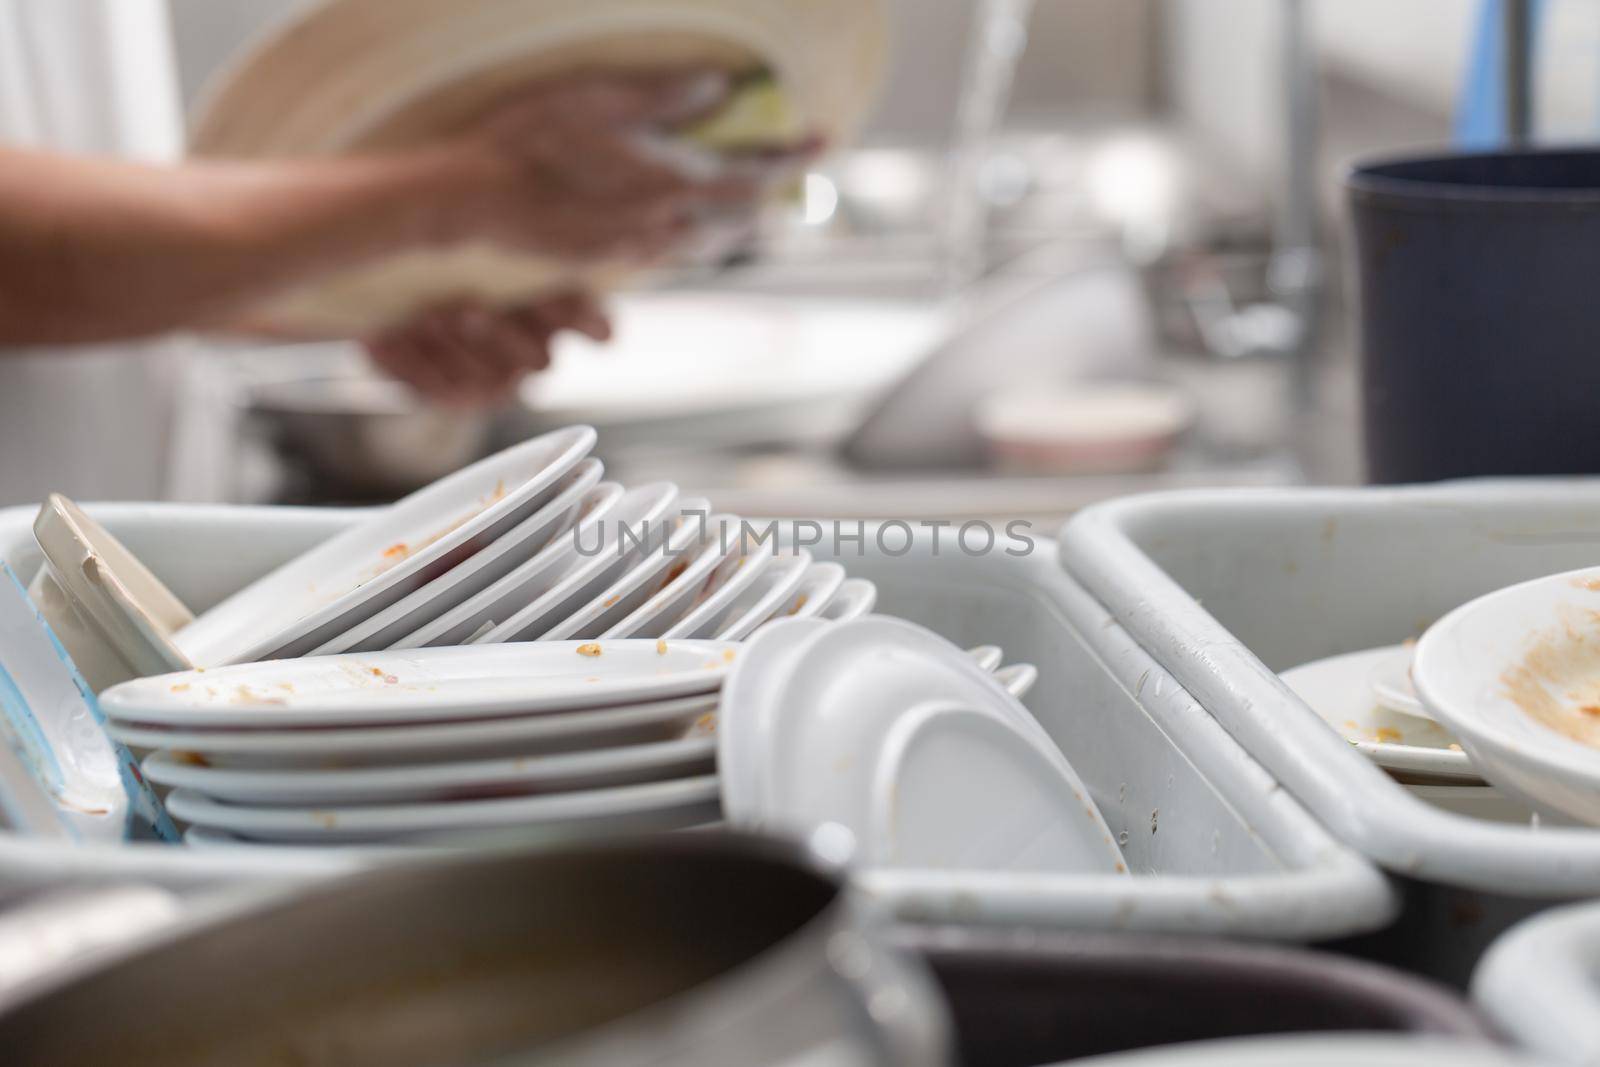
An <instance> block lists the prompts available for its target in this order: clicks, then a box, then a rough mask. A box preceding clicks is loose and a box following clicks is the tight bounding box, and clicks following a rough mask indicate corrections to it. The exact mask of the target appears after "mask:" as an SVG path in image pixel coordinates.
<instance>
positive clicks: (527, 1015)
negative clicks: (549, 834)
mask: <svg viewBox="0 0 1600 1067" xmlns="http://www.w3.org/2000/svg"><path fill="white" fill-rule="evenodd" d="M947 1045H948V1024H947V1022H946V1018H945V1015H944V1009H943V1007H942V1002H941V1001H940V1000H939V998H938V995H937V993H936V992H935V991H934V987H933V986H932V984H931V982H930V980H929V979H928V978H927V977H926V976H925V975H924V973H923V972H922V971H921V970H920V967H919V965H917V964H916V963H914V962H913V961H910V960H903V959H901V958H900V957H897V956H894V955H891V954H890V953H889V952H888V951H886V950H885V949H883V948H882V947H881V946H880V942H879V939H878V934H877V932H876V930H875V929H874V927H873V926H872V925H871V924H869V923H867V922H866V921H865V918H864V915H863V913H862V912H861V911H860V910H859V909H858V907H857V905H856V904H855V902H854V901H853V899H852V898H851V897H850V896H849V895H848V894H847V893H846V892H845V891H844V890H843V889H842V888H841V884H840V883H839V882H838V881H837V880H836V879H835V878H834V877H833V876H832V875H830V874H829V873H828V872H827V871H824V870H822V869H820V868H819V867H817V866H816V865H814V864H813V863H811V862H810V861H809V860H808V859H807V858H806V857H805V856H804V855H802V854H801V853H800V852H799V851H798V850H796V849H794V848H792V847H790V846H787V845H783V844H780V843H777V842H773V841H769V840H765V839H759V838H752V837H743V836H737V835H731V834H723V833H701V834H680V835H674V836H669V837H661V838H655V839H649V840H645V839H641V840H639V841H636V842H623V843H616V844H608V845H597V846H588V847H582V848H575V849H567V850H560V851H548V852H539V853H518V854H513V855H500V856H493V855H491V856H487V857H480V858H474V859H469V860H454V861H440V862H431V863H423V864H417V865H415V866H410V867H404V868H398V867H396V868H388V869H384V870H379V871H375V872H373V873H371V874H366V875H360V876H356V877H354V878H351V879H347V880H341V881H336V882H328V883H324V884H322V885H321V886H319V887H318V888H316V889H314V890H312V891H310V892H309V893H307V894H306V895H303V896H300V897H297V898H295V899H290V900H286V901H280V902H276V903H272V904H268V905H266V906H254V907H250V908H248V909H246V910H244V911H243V912H238V911H235V912H233V913H232V914H231V915H229V916H228V917H225V918H222V919H211V920H204V919H200V920H192V921H190V922H188V923H184V924H180V925H178V926H176V927H173V928H170V929H169V930H167V931H166V932H165V933H162V934H159V935H157V936H156V937H155V938H154V939H153V940H152V941H147V942H146V943H145V945H144V947H143V948H141V949H139V950H137V951H135V952H133V953H131V954H126V955H123V956H120V957H119V958H118V959H116V960H115V961H114V962H112V963H110V964H109V965H107V964H104V963H97V962H96V961H95V960H93V959H91V960H86V961H83V962H82V963H80V964H79V965H78V966H76V967H72V966H68V967H66V968H63V969H61V970H58V971H56V972H54V973H53V975H52V976H49V977H47V978H45V979H44V980H42V981H40V982H35V983H33V984H32V985H31V986H29V987H27V990H26V991H24V992H23V993H22V994H21V999H19V1000H13V1001H12V1002H11V1004H10V1005H9V1009H8V1010H4V1011H3V1013H0V1048H4V1049H6V1050H7V1054H6V1057H5V1059H6V1062H7V1064H8V1065H9V1067H28V1065H32V1064H50V1065H51V1067H73V1065H77V1064H85V1065H87V1064H94V1065H96V1067H98V1065H100V1064H103V1063H106V1062H110V1061H111V1060H113V1059H114V1060H115V1061H116V1062H118V1063H125V1064H154V1063H160V1064H163V1065H165V1067H191V1065H192V1067H198V1065H202V1064H205V1065H212V1064H216V1065H221V1064H227V1065H229V1067H254V1065H266V1064H282V1063H295V1064H299V1065H302V1067H315V1065H319V1064H330V1065H331V1064H338V1065H340V1067H362V1065H366V1064H372V1065H378V1064H381V1065H384V1067H407V1065H417V1067H424V1065H428V1067H434V1065H440V1064H451V1065H463V1067H464V1065H469V1064H480V1063H493V1064H506V1065H509V1064H516V1063H531V1062H539V1063H561V1064H613V1063H630V1064H652V1065H661V1067H667V1065H680V1064H681V1065H684V1067H688V1065H690V1064H693V1065H696V1067H717V1065H723V1064H726V1065H730V1067H731V1065H735V1064H737V1065H741V1067H742V1065H754V1064H774V1065H778V1064H796V1065H797V1064H800V1063H802V1062H803V1063H804V1064H806V1065H807V1067H813V1065H825V1064H838V1065H841V1067H843V1065H850V1067H858V1065H872V1064H882V1065H886V1067H898V1065H906V1067H911V1065H918V1067H922V1065H929V1067H937V1065H939V1064H943V1063H945V1062H947Z"/></svg>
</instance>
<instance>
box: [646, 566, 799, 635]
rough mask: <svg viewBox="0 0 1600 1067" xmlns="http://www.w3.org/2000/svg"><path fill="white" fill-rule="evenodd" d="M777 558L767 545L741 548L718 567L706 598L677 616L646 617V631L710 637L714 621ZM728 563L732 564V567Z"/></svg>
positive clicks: (752, 584)
mask: <svg viewBox="0 0 1600 1067" xmlns="http://www.w3.org/2000/svg"><path fill="white" fill-rule="evenodd" d="M775 559H776V557H775V555H774V554H773V553H772V552H770V551H768V550H766V549H765V548H756V549H755V550H754V551H741V552H739V553H738V554H735V555H733V556H731V557H730V558H729V559H728V560H727V561H725V562H724V565H723V567H719V568H718V575H717V577H716V579H715V580H714V582H713V585H712V587H711V589H710V592H709V593H708V594H707V595H706V597H705V599H703V600H701V601H700V602H699V603H697V604H694V605H692V606H690V608H689V609H688V610H687V611H685V612H684V613H683V614H681V615H679V616H677V617H675V618H672V619H667V618H663V617H660V616H658V617H657V618H655V619H650V620H646V621H645V624H644V626H643V627H642V629H643V631H644V632H645V633H657V634H659V635H660V636H662V637H695V636H697V635H700V634H702V633H703V634H704V635H705V636H707V637H709V636H711V630H710V624H711V622H712V621H713V620H715V619H717V618H718V617H720V616H721V615H722V614H723V613H724V612H725V611H727V609H728V608H729V607H730V606H731V605H732V604H733V603H734V602H735V601H736V600H738V599H739V597H741V596H742V595H744V593H745V591H746V590H748V589H750V588H751V587H752V586H754V585H755V584H756V582H757V580H758V579H760V578H761V576H762V575H764V574H766V573H767V568H768V567H770V566H771V565H772V563H773V561H774V560H775ZM729 564H732V567H731V569H729ZM724 572H726V573H724Z"/></svg>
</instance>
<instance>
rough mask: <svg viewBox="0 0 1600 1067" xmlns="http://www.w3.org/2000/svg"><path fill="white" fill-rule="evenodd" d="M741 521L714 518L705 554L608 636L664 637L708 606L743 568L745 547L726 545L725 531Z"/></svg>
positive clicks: (633, 612) (720, 516)
mask: <svg viewBox="0 0 1600 1067" xmlns="http://www.w3.org/2000/svg"><path fill="white" fill-rule="evenodd" d="M738 522H739V520H738V519H737V518H736V517H735V516H733V515H713V516H711V519H710V521H709V522H708V523H707V525H706V529H705V531H704V532H705V538H706V539H705V541H704V544H703V547H702V551H701V553H700V554H699V555H698V556H696V557H695V558H694V559H693V560H692V561H691V562H690V563H689V564H688V566H686V567H684V568H683V569H682V571H681V573H678V574H675V575H674V576H673V577H672V580H671V581H670V582H668V583H667V584H666V585H664V586H662V587H661V588H660V589H659V590H658V591H657V592H656V594H655V595H654V596H652V597H651V598H650V599H649V600H647V601H646V602H644V603H643V604H640V605H639V606H638V607H637V608H636V609H635V610H634V611H632V612H630V613H629V614H628V615H627V616H625V617H624V618H622V619H621V620H619V621H618V622H616V624H615V625H613V626H612V627H611V628H610V629H609V630H607V631H606V636H607V637H660V636H663V635H664V634H665V633H666V632H667V631H668V630H670V629H671V628H672V625H673V623H674V622H675V621H676V620H678V619H681V618H682V617H683V616H684V614H685V613H687V612H689V611H690V610H692V609H693V608H694V607H695V606H696V605H697V604H702V603H704V602H705V601H706V600H707V599H708V598H709V597H711V596H712V594H713V593H715V592H716V590H717V587H718V586H719V585H720V584H722V583H723V582H726V581H727V580H728V578H729V576H731V575H733V574H735V573H736V572H737V571H739V570H740V569H742V567H741V564H742V561H743V559H744V544H743V542H742V541H740V542H739V543H736V544H726V543H724V540H723V531H724V530H726V529H727V528H728V527H729V526H730V525H732V526H737V524H738Z"/></svg>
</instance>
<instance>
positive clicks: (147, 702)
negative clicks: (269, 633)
mask: <svg viewBox="0 0 1600 1067" xmlns="http://www.w3.org/2000/svg"><path fill="white" fill-rule="evenodd" d="M737 650H738V646H737V645H733V644H730V643H726V642H715V641H606V642H600V643H589V642H568V641H550V642H543V643H523V644H507V645H467V646H464V647H460V648H422V649H412V650H409V651H405V652H372V653H367V654H363V653H351V654H349V655H345V656H318V657H315V658H312V659H300V660H271V661H268V662H266V663H246V664H239V665H237V666H233V667H219V668H217V669H215V670H211V671H189V672H185V673H182V674H165V675H159V676H157V677H154V678H141V679H139V680H137V681H132V682H124V683H123V684H122V685H119V686H116V687H115V688H112V689H110V690H107V692H106V693H105V695H104V697H103V698H102V700H101V706H102V707H103V708H104V709H105V713H106V714H107V715H108V716H110V717H111V718H112V719H114V720H116V721H118V722H122V723H131V724H138V725H159V726H176V727H192V726H203V727H232V728H235V729H261V728H268V729H271V728H279V727H290V726H305V727H336V726H361V725H379V724H395V723H414V722H453V721H459V720H472V719H492V718H504V717H508V716H513V715H534V714H540V713H544V712H559V711H575V710H577V709H580V708H599V707H605V706H607V705H616V704H637V703H643V702H645V701H649V700H662V699H666V698H668V697H676V696H687V695H689V694H691V693H709V692H713V691H715V690H716V689H718V688H719V687H720V686H721V685H722V681H723V678H724V677H725V676H726V675H727V673H728V669H729V667H730V665H731V664H732V663H733V662H734V661H735V659H736V657H737Z"/></svg>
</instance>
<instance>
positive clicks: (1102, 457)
mask: <svg viewBox="0 0 1600 1067" xmlns="http://www.w3.org/2000/svg"><path fill="white" fill-rule="evenodd" d="M974 417H975V421H976V423H977V429H978V434H979V436H980V437H982V438H983V441H984V444H985V447H986V448H987V449H988V451H989V455H990V457H991V459H993V460H994V461H995V462H996V463H997V464H999V465H1000V466H1003V467H1012V468H1018V469H1022V470H1033V471H1041V472H1045V471H1048V472H1052V473H1069V474H1076V473H1084V474H1091V473H1118V472H1126V471H1139V470H1149V469H1151V468H1153V467H1157V466H1159V465H1160V464H1161V463H1162V461H1163V460H1165V459H1166V458H1167V456H1168V454H1169V453H1170V452H1171V451H1172V449H1173V447H1174V445H1176V444H1177V441H1178V438H1179V436H1180V435H1181V434H1182V433H1183V432H1184V431H1185V430H1187V429H1188V428H1189V425H1190V423H1192V422H1193V421H1194V406H1193V404H1191V403H1190V401H1189V400H1188V398H1187V397H1185V396H1184V395H1183V394H1182V393H1180V392H1178V391H1177V390H1175V389H1172V388H1170V387H1167V386H1161V385H1139V384H1125V385H1095V384H1087V383H1086V384H1083V385H1075V386H1071V387H1068V388H1055V389H1052V388H1049V387H1045V388H1032V389H1015V390H1011V389H1008V390H1005V391H1003V392H998V393H992V394H990V395H989V396H988V397H986V398H984V400H983V401H982V402H981V403H980V404H979V405H978V409H977V412H976V413H975V416H974Z"/></svg>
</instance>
